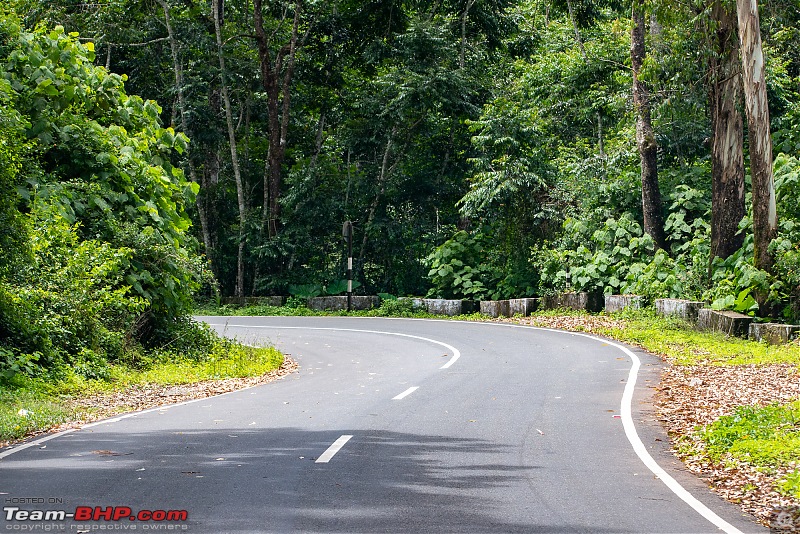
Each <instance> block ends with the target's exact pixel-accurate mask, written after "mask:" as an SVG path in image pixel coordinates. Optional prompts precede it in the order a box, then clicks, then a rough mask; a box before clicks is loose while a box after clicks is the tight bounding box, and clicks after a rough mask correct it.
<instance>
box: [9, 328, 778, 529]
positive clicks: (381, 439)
mask: <svg viewBox="0 0 800 534" xmlns="http://www.w3.org/2000/svg"><path fill="white" fill-rule="evenodd" d="M200 319H202V320H205V321H206V322H208V323H209V324H211V325H212V326H214V328H216V329H217V330H219V331H220V332H223V333H224V334H225V335H228V336H234V337H237V338H239V339H241V340H243V341H245V342H249V343H264V342H269V343H273V344H275V345H276V346H277V347H278V348H279V349H280V350H282V351H283V352H284V353H287V354H290V355H291V356H292V357H293V358H295V359H296V360H298V361H299V363H300V366H301V370H300V372H299V373H298V374H295V375H292V376H290V377H287V378H286V379H284V380H282V381H279V382H276V383H272V384H267V385H265V386H261V387H257V388H252V389H248V390H243V391H239V392H234V393H230V394H227V395H222V396H219V397H214V398H210V399H203V400H200V401H196V402H191V403H186V404H182V405H176V406H172V407H169V408H164V409H156V410H151V411H148V412H144V413H140V414H136V415H133V416H130V417H125V418H118V419H114V420H111V421H108V422H105V423H103V424H98V425H94V426H91V427H88V428H84V429H82V430H80V431H75V432H71V433H66V434H62V435H58V436H56V437H55V438H51V437H50V438H51V439H48V440H47V441H39V442H35V444H33V445H29V446H28V447H27V448H17V449H12V450H10V451H3V452H0V493H2V495H0V498H2V499H4V501H5V503H4V510H3V515H4V517H3V518H2V519H0V525H2V526H0V530H4V531H17V532H21V531H28V532H31V531H37V529H38V531H39V532H42V531H46V530H45V527H46V526H48V525H49V530H50V531H58V530H60V529H59V528H57V527H63V530H64V531H69V532H80V531H89V532H95V531H100V530H114V531H123V530H134V528H135V529H136V530H138V531H142V530H148V531H151V530H157V531H173V532H175V531H187V532H204V533H206V532H207V533H240V532H241V533H243V532H279V533H280V532H368V533H372V532H459V533H460V532H476V533H485V532H524V533H535V532H553V533H562V532H686V533H700V532H719V531H720V528H722V529H723V530H725V531H727V532H737V531H741V532H766V531H767V530H766V529H764V528H763V527H761V526H759V525H758V524H756V523H754V522H753V521H751V520H749V519H748V518H746V517H744V516H743V515H742V514H741V512H740V511H739V510H738V508H737V507H736V506H734V505H731V504H729V503H726V502H724V501H723V500H721V499H720V498H718V497H716V496H715V495H713V494H712V493H710V491H709V490H708V489H707V488H706V487H705V486H704V485H703V484H702V483H701V482H699V481H698V480H696V479H695V478H694V477H693V476H691V475H690V474H689V473H688V472H687V471H686V470H685V469H684V468H683V467H682V465H681V464H680V462H678V461H677V460H675V459H674V457H673V456H672V455H671V453H670V452H669V450H668V442H667V437H666V435H665V434H664V431H663V429H662V428H661V426H660V425H659V424H658V422H657V421H656V420H655V417H654V414H653V409H652V394H653V389H652V387H651V386H654V385H655V384H656V383H657V381H658V372H659V368H660V365H661V364H660V362H659V361H658V359H656V358H654V357H652V356H649V355H647V354H645V353H643V352H640V351H636V350H633V349H631V350H626V349H624V348H623V347H620V346H616V345H614V344H613V343H611V342H607V341H603V340H597V339H593V338H590V337H587V336H581V335H578V334H570V333H565V332H554V331H548V330H541V329H534V328H526V327H510V326H504V325H499V324H484V323H464V322H453V321H424V320H399V319H366V318H331V317H327V318H300V317H285V318H280V317H230V318H225V317H203V318H200ZM632 368H633V372H632ZM634 380H635V386H634V385H633V384H634ZM645 462H647V464H646V463H645ZM665 481H666V483H665ZM78 507H88V508H80V509H79V513H78V518H80V517H81V515H80V514H88V513H96V512H95V508H96V507H100V508H99V511H100V512H103V513H109V514H110V513H112V511H111V508H110V507H114V511H115V513H118V514H120V516H121V517H120V520H118V521H105V520H103V519H102V518H101V520H99V521H91V520H90V521H85V520H74V519H69V518H68V519H67V520H66V521H63V520H60V519H59V520H55V521H54V520H53V518H54V517H57V516H53V515H51V516H50V520H44V519H38V516H35V517H37V519H35V520H31V519H30V516H31V513H32V512H33V511H35V510H41V511H43V512H45V511H50V512H58V511H59V510H64V511H66V512H67V513H72V512H75V510H76V509H77V508H78ZM13 508H16V509H17V510H12V511H11V512H9V509H13ZM128 509H130V514H131V515H135V514H136V513H137V512H138V511H141V510H145V511H147V510H149V511H156V513H157V514H158V513H160V511H162V510H163V511H176V512H179V511H184V510H185V511H186V513H187V517H188V518H187V519H186V520H183V519H182V518H181V517H180V515H179V514H178V515H177V516H176V518H177V519H178V520H177V521H140V520H136V521H134V520H130V519H129V517H128V516H126V515H123V514H125V513H126V512H127V511H128ZM87 510H88V512H87ZM21 512H22V515H27V516H28V517H26V518H24V519H21V515H20V513H21ZM24 512H28V514H25V513H24ZM43 515H44V514H43ZM158 517H160V516H158ZM138 519H147V517H146V516H142V517H139V518H138ZM36 525H40V526H39V527H36Z"/></svg>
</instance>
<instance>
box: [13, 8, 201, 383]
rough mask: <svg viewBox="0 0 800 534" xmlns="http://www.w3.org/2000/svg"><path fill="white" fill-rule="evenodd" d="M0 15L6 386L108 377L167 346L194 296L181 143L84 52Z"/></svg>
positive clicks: (189, 191)
mask: <svg viewBox="0 0 800 534" xmlns="http://www.w3.org/2000/svg"><path fill="white" fill-rule="evenodd" d="M0 14H1V15H2V18H1V19H0V45H1V46H0V53H1V54H2V57H0V90H1V91H0V99H2V101H3V112H2V117H1V119H2V120H0V129H1V130H2V141H0V143H2V144H0V195H2V197H0V222H2V225H1V226H0V246H2V250H3V253H2V255H1V256H0V378H2V379H5V380H11V379H13V378H14V377H15V375H18V374H27V375H36V374H38V373H40V372H49V373H51V376H53V377H56V378H58V377H60V376H62V375H63V374H64V373H67V374H70V373H74V374H77V375H79V376H83V377H85V378H105V377H107V374H108V364H109V363H110V362H117V363H122V362H126V361H130V360H132V359H133V360H135V359H137V358H138V357H139V355H140V354H141V353H142V351H143V350H144V348H142V346H141V344H142V343H143V344H144V345H145V346H150V347H156V346H158V345H159V344H160V343H164V342H166V341H169V340H170V339H171V338H170V335H171V333H174V332H171V331H172V330H173V329H174V328H175V324H176V321H177V320H180V318H181V317H182V316H185V315H186V314H187V313H188V311H189V309H190V308H189V306H190V305H191V302H192V293H193V291H194V290H195V289H197V288H198V287H199V286H200V282H201V280H202V277H203V271H204V269H203V266H202V262H201V260H200V259H199V257H198V256H197V254H196V251H195V249H196V242H195V240H194V238H192V237H191V236H190V235H189V233H188V232H187V231H188V229H189V227H190V225H191V221H190V218H189V216H188V214H187V212H186V210H185V208H186V205H187V204H189V203H191V202H192V201H193V199H194V195H195V194H196V192H197V186H196V185H194V184H190V183H188V182H187V181H186V180H185V178H184V176H183V172H182V171H181V169H180V168H179V167H175V166H173V164H172V159H173V158H174V157H176V156H177V155H178V154H179V153H180V152H182V151H184V150H185V148H186V144H187V139H186V137H185V136H184V135H183V134H179V133H175V131H174V130H172V129H171V128H163V127H162V126H161V119H160V116H159V114H160V113H161V108H160V107H159V106H158V105H157V104H156V103H155V102H153V101H150V100H143V99H141V98H140V97H138V96H130V95H128V94H127V93H126V91H125V88H124V81H125V76H124V75H117V74H113V73H109V72H108V71H107V70H106V69H105V68H103V67H99V66H96V65H95V64H94V60H95V54H94V52H93V46H92V43H86V44H82V43H81V42H80V41H79V40H78V36H77V34H67V33H65V31H64V29H63V28H61V27H56V28H54V29H51V30H47V29H44V28H41V29H37V30H36V31H33V32H29V31H27V30H24V29H23V28H21V27H20V25H19V22H18V20H17V18H16V17H15V16H13V15H11V14H8V13H5V12H2V13H0ZM183 328H184V330H186V329H187V328H188V329H189V330H192V331H194V330H196V328H195V327H193V326H189V325H188V323H187V325H185V326H184V327H183ZM198 332H199V331H198ZM184 334H186V332H184ZM196 334H197V332H195V333H194V334H193V335H196ZM207 345H208V347H206V348H209V347H210V346H211V345H213V343H212V344H211V345H209V344H208V343H207Z"/></svg>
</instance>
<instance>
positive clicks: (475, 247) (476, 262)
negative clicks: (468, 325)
mask: <svg viewBox="0 0 800 534" xmlns="http://www.w3.org/2000/svg"><path fill="white" fill-rule="evenodd" d="M481 238H482V236H481V235H480V234H478V235H475V236H473V235H470V234H469V233H468V232H466V231H464V230H461V231H459V232H456V234H455V235H454V236H453V237H452V238H450V239H448V240H447V241H445V242H444V243H443V244H442V245H441V246H439V247H437V248H436V250H434V251H433V253H431V254H430V255H429V256H428V257H427V258H426V259H425V263H426V264H427V265H428V266H429V268H430V270H429V271H428V278H429V279H430V281H431V286H432V287H431V289H430V290H429V291H428V295H427V296H428V297H437V298H450V299H461V298H463V299H476V300H477V299H483V298H487V297H490V296H493V295H492V294H491V293H490V288H491V287H492V286H493V285H494V282H495V280H496V279H497V274H496V273H495V271H494V269H493V268H492V267H491V266H490V265H488V264H487V263H485V260H484V259H483V252H484V248H483V244H482V243H481Z"/></svg>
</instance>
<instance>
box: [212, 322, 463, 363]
mask: <svg viewBox="0 0 800 534" xmlns="http://www.w3.org/2000/svg"><path fill="white" fill-rule="evenodd" d="M208 324H209V325H210V326H222V327H226V328H227V327H230V328H265V329H269V330H327V331H329V332H361V333H363V334H382V335H386V336H399V337H408V338H411V339H419V340H421V341H427V342H429V343H435V344H436V345H440V346H442V347H444V348H446V349H447V350H449V351H450V352H452V353H453V356H452V357H451V358H450V359H449V360H448V361H447V363H445V364H444V365H442V366H441V367H439V369H447V368H449V367H450V366H451V365H453V364H454V363H456V360H458V359H459V358H460V357H461V352H460V351H459V350H458V349H457V348H455V347H454V346H452V345H448V344H447V343H443V342H441V341H436V340H435V339H431V338H428V337H422V336H412V335H411V334H401V333H399V332H383V331H380V330H361V329H358V328H323V327H312V326H269V325H246V324H228V323H223V324H220V323H214V324H212V323H208Z"/></svg>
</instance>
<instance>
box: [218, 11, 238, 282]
mask: <svg viewBox="0 0 800 534" xmlns="http://www.w3.org/2000/svg"><path fill="white" fill-rule="evenodd" d="M222 10H223V7H222V2H221V1H220V0H212V2H211V11H212V16H213V17H214V34H215V35H216V38H217V56H218V58H219V76H220V86H221V90H222V102H223V103H224V105H225V120H226V124H227V127H228V144H229V145H230V149H231V166H232V167H233V176H234V179H235V181H236V201H237V206H238V208H239V242H238V248H237V256H236V289H235V294H236V296H237V297H243V296H244V246H245V223H246V222H247V204H246V202H245V196H244V185H243V182H242V173H241V170H240V167H239V154H238V150H237V146H236V130H235V129H234V126H233V111H232V110H231V98H230V95H229V94H228V83H227V80H226V77H227V76H226V69H225V56H224V54H223V53H222V12H223V11H222Z"/></svg>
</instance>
